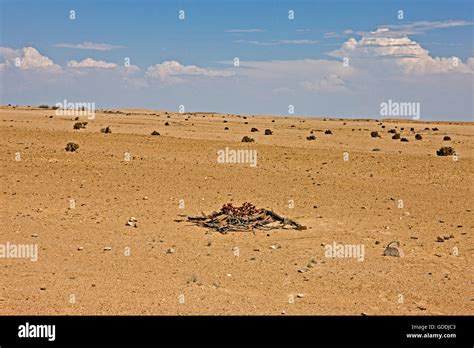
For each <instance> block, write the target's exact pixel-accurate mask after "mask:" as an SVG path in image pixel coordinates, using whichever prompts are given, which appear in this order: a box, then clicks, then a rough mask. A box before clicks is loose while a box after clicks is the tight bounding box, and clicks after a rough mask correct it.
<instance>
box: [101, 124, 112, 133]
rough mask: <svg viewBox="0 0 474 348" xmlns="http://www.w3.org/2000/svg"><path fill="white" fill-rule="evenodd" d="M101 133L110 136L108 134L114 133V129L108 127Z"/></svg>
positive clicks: (102, 129)
mask: <svg viewBox="0 0 474 348" xmlns="http://www.w3.org/2000/svg"><path fill="white" fill-rule="evenodd" d="M100 132H101V133H105V134H108V133H112V129H110V127H109V126H107V127H105V128H101V129H100Z"/></svg>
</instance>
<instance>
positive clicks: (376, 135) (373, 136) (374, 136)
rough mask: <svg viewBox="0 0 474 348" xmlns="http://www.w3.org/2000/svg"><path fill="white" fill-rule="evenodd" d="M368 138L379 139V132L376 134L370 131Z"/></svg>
mask: <svg viewBox="0 0 474 348" xmlns="http://www.w3.org/2000/svg"><path fill="white" fill-rule="evenodd" d="M370 136H371V137H372V138H380V134H379V132H377V131H372V132H370Z"/></svg>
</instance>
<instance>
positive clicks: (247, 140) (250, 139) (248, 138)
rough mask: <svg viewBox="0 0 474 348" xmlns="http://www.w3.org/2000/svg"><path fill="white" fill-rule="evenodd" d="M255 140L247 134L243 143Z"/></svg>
mask: <svg viewBox="0 0 474 348" xmlns="http://www.w3.org/2000/svg"><path fill="white" fill-rule="evenodd" d="M254 141H255V140H253V139H252V138H251V137H248V136H245V137H243V138H242V142H243V143H253V142H254Z"/></svg>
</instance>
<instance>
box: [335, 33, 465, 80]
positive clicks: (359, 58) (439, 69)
mask: <svg viewBox="0 0 474 348" xmlns="http://www.w3.org/2000/svg"><path fill="white" fill-rule="evenodd" d="M328 54H329V55H330V56H332V57H337V58H349V59H350V60H351V61H352V62H354V63H355V64H356V65H357V66H359V67H364V66H365V67H366V68H368V67H371V66H373V65H371V64H372V63H373V61H374V60H376V61H378V62H380V63H381V66H383V67H384V69H385V68H386V67H387V65H391V67H392V68H396V70H397V71H401V72H403V73H415V74H434V73H446V72H458V73H473V72H474V71H473V69H472V67H471V66H470V65H469V64H465V63H463V62H462V61H461V60H460V59H459V58H457V57H443V58H440V57H432V56H430V54H429V51H428V50H426V49H424V48H423V47H421V45H420V44H419V43H418V42H416V41H414V40H412V39H410V38H408V37H407V36H406V35H405V34H401V33H398V32H395V33H394V32H391V31H390V29H389V28H379V29H377V30H376V31H374V32H370V33H366V34H365V36H363V37H362V38H361V39H360V40H356V39H355V38H350V39H348V40H347V41H346V42H344V44H343V45H342V47H341V48H340V49H338V50H334V51H332V52H329V53H328Z"/></svg>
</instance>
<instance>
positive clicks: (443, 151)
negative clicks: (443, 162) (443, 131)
mask: <svg viewBox="0 0 474 348" xmlns="http://www.w3.org/2000/svg"><path fill="white" fill-rule="evenodd" d="M455 153H456V151H455V150H454V149H453V148H452V147H448V146H443V147H442V148H440V149H439V150H436V154H437V155H438V156H451V155H454V154H455Z"/></svg>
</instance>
